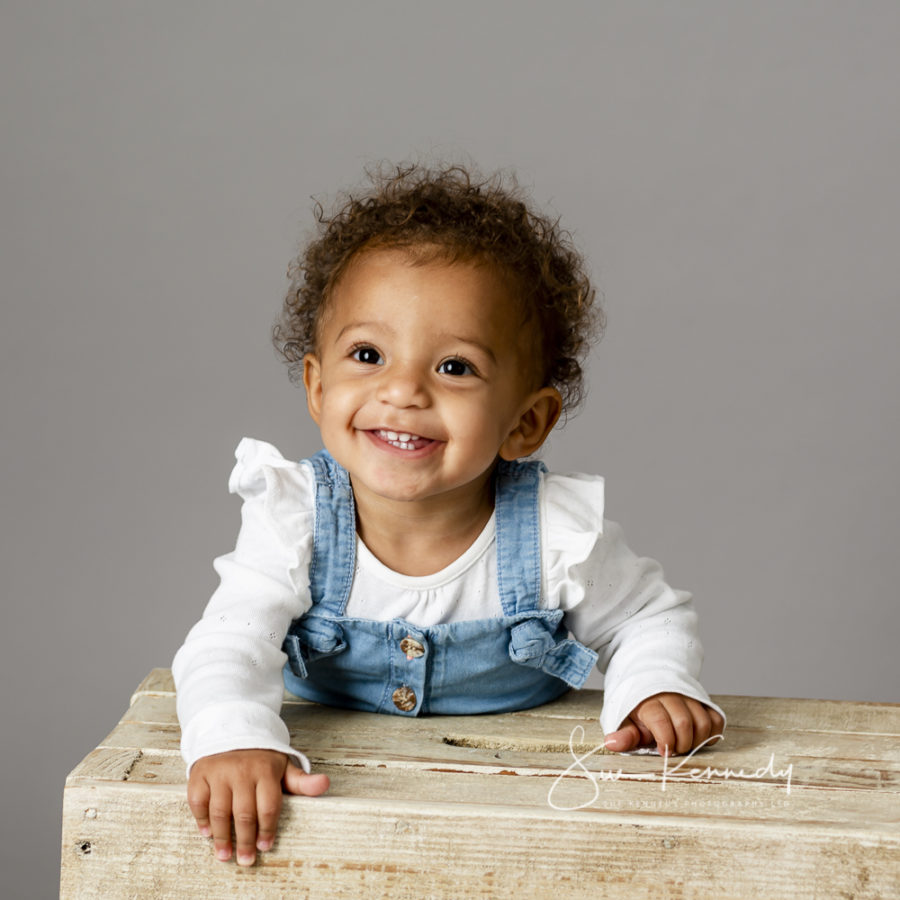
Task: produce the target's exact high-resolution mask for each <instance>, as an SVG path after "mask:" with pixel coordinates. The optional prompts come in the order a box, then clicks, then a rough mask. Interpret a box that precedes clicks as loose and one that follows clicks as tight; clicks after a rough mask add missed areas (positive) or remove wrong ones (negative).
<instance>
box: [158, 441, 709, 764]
mask: <svg viewBox="0 0 900 900" xmlns="http://www.w3.org/2000/svg"><path fill="white" fill-rule="evenodd" d="M235 457H236V459H237V464H236V465H235V467H234V470H233V472H232V474H231V478H230V480H229V490H230V491H231V492H232V493H236V494H238V495H239V496H240V497H241V498H242V499H243V501H244V503H243V507H242V524H241V529H240V532H239V534H238V539H237V545H236V547H235V549H234V550H233V551H232V552H231V553H228V554H226V555H225V556H221V557H219V558H218V559H216V560H215V562H214V568H215V570H216V572H217V573H218V574H219V576H220V584H219V587H218V588H217V590H216V591H215V593H214V594H213V595H212V598H211V599H210V601H209V604H208V605H207V607H206V611H205V612H204V614H203V618H202V619H201V620H200V621H199V622H198V623H197V624H196V625H195V626H194V627H193V628H192V629H191V631H190V632H189V634H188V636H187V638H186V640H185V643H184V644H183V646H182V647H181V648H180V649H179V650H178V652H177V654H176V656H175V659H174V661H173V663H172V672H173V675H174V678H175V683H176V686H177V706H178V718H179V720H180V722H181V726H182V742H181V751H182V755H183V756H184V759H185V762H186V763H187V765H188V769H190V766H191V765H193V763H194V762H196V760H198V759H200V758H201V757H204V756H209V755H211V754H213V753H220V752H223V751H226V750H236V749H249V748H265V749H272V750H280V751H281V752H283V753H286V754H288V755H290V756H291V757H292V758H293V759H294V760H295V761H296V762H297V763H298V764H300V765H302V766H303V767H304V768H305V769H306V770H307V771H308V770H309V763H308V761H307V760H306V757H305V756H303V755H302V754H300V753H298V752H297V751H296V750H294V749H293V748H292V747H291V746H290V741H289V737H288V731H287V727H286V725H285V724H284V722H283V720H282V719H281V717H280V715H279V711H280V709H281V702H282V697H283V683H282V678H281V670H282V667H283V666H284V663H285V661H286V656H285V654H284V653H283V652H282V651H281V645H282V642H283V641H284V637H285V634H286V633H287V630H288V628H289V626H290V624H291V622H292V621H293V620H294V619H295V618H297V617H298V616H301V615H303V613H305V612H306V611H307V610H308V609H309V607H310V597H309V586H308V576H307V572H308V568H309V563H310V560H311V557H312V538H313V528H314V524H315V481H314V478H313V472H312V467H311V466H310V465H309V464H308V463H304V462H299V463H298V462H291V461H289V460H285V459H284V457H283V456H282V455H281V454H280V453H279V452H278V450H277V449H276V448H275V447H273V446H272V445H271V444H267V443H265V442H263V441H257V440H252V439H250V438H244V439H243V440H242V441H241V443H240V444H239V445H238V448H237V450H236V451H235ZM603 487H604V485H603V479H602V478H600V477H599V476H592V475H560V474H554V473H546V474H545V475H544V476H543V481H542V486H541V494H540V515H541V547H542V578H541V588H542V597H541V603H540V606H541V608H542V609H563V610H565V613H566V618H565V621H566V624H567V626H568V628H569V630H570V631H571V632H572V634H573V636H574V637H575V638H577V639H578V640H579V641H581V642H582V643H583V644H585V645H586V646H588V647H590V648H591V649H593V650H595V651H596V652H597V653H598V654H599V660H598V663H597V666H598V668H599V669H600V670H601V671H602V672H605V684H604V691H605V693H604V704H603V709H602V711H601V714H600V725H601V728H602V729H603V731H604V733H606V734H609V733H610V732H612V731H615V730H616V729H617V728H618V726H619V725H620V724H621V722H622V721H623V719H625V717H626V716H627V715H628V714H629V713H630V712H631V710H632V709H634V707H635V706H637V704H638V703H640V702H641V701H642V700H644V699H646V698H647V697H650V696H652V695H653V694H657V693H661V692H664V691H668V692H674V693H679V694H684V695H685V696H687V697H693V698H694V699H696V700H699V701H700V702H701V703H705V704H706V705H708V706H710V707H712V708H713V709H715V710H716V711H717V712H719V714H720V715H723V717H724V713H723V712H722V710H721V709H720V708H719V707H718V706H716V705H715V704H714V703H712V701H711V700H710V698H709V696H708V695H707V693H706V691H705V690H704V689H703V687H702V686H701V684H700V682H699V680H698V678H699V674H700V665H701V662H702V655H703V654H702V648H701V644H700V639H699V635H698V632H697V615H696V612H695V611H694V607H693V603H692V600H691V595H690V594H688V593H686V592H684V591H676V590H673V589H672V588H671V587H669V586H668V585H667V584H666V583H665V581H664V578H663V572H662V569H661V568H660V566H659V564H658V563H657V562H656V561H654V560H652V559H648V558H646V557H638V556H636V555H635V554H634V553H633V552H632V551H631V550H630V549H629V548H628V546H627V545H626V543H625V539H624V536H623V534H622V529H621V528H620V527H619V526H618V525H616V524H615V523H614V522H610V521H609V520H605V519H604V518H603V512H604V495H603ZM495 545H496V533H495V525H494V517H493V516H492V517H491V519H490V521H489V522H488V523H487V525H486V526H485V528H484V529H483V531H482V533H481V534H480V535H479V536H478V538H476V540H475V542H474V543H473V544H472V545H471V546H470V547H469V548H468V550H466V552H465V553H463V554H462V556H460V557H459V558H458V559H456V560H454V562H452V563H451V564H450V565H449V566H447V567H446V568H444V569H442V570H441V571H440V572H436V573H434V574H432V575H425V576H409V575H402V574H400V573H397V572H394V571H392V570H391V569H388V568H387V567H386V566H385V565H383V564H382V563H381V562H379V560H378V559H376V558H375V557H374V556H373V555H372V553H371V552H370V551H369V550H368V548H367V547H366V546H365V545H364V544H363V543H362V542H361V541H360V540H359V539H358V538H357V545H356V560H357V567H356V572H355V575H354V580H353V586H352V588H351V592H350V597H349V600H348V603H347V608H346V612H345V614H346V615H347V616H351V617H355V618H369V619H378V620H389V619H394V618H402V619H405V620H407V621H409V622H411V623H412V624H414V625H418V626H420V627H428V626H431V625H436V624H439V623H446V622H457V621H464V620H467V619H480V618H487V617H492V616H499V615H502V609H501V605H500V599H499V593H498V590H497V561H496V553H495Z"/></svg>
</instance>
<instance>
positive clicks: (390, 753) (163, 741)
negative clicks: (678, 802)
mask: <svg viewBox="0 0 900 900" xmlns="http://www.w3.org/2000/svg"><path fill="white" fill-rule="evenodd" d="M161 702H171V701H163V700H158V699H155V698H144V699H142V700H140V701H138V702H137V703H135V704H134V705H133V706H132V707H131V708H130V709H129V711H128V712H127V713H126V715H125V717H124V718H123V719H122V722H121V723H120V724H119V725H118V726H117V728H116V729H115V730H114V731H113V732H112V733H111V734H110V735H109V736H108V737H107V738H106V739H105V740H104V741H103V742H102V744H101V746H104V747H118V748H123V749H124V748H144V747H148V746H152V747H155V748H156V749H158V750H162V751H167V752H172V753H177V752H178V749H179V740H180V731H179V729H178V726H177V724H157V722H156V720H159V719H161V718H164V717H165V716H163V715H161V714H160V711H159V709H158V705H159V703H161ZM142 712H146V713H147V715H148V716H149V718H150V719H151V721H150V722H149V723H146V722H144V721H143V718H142V715H141V713H142ZM284 716H285V721H286V722H287V723H288V727H289V729H290V733H291V740H292V743H293V744H294V746H296V747H298V748H299V749H301V750H303V751H304V752H305V753H306V754H307V756H309V758H310V760H311V761H312V762H313V763H314V764H316V765H320V764H323V763H326V764H337V763H343V764H347V765H376V766H379V765H387V766H389V767H406V768H431V769H437V768H443V769H453V770H457V771H492V772H505V771H513V772H516V773H521V774H528V773H529V770H536V772H538V773H540V774H553V773H555V772H561V771H564V770H565V769H567V768H568V767H570V766H571V765H572V764H573V762H574V760H575V757H576V756H577V757H579V758H582V757H584V763H583V766H584V768H586V769H608V768H609V767H610V765H611V764H612V763H611V760H615V763H614V765H613V768H615V769H621V770H622V772H623V774H624V776H625V777H626V778H628V777H632V778H637V779H651V780H657V781H658V780H660V779H661V778H662V772H663V764H662V760H661V759H660V758H659V757H658V756H622V755H619V754H606V753H605V752H604V750H603V748H602V740H603V733H602V731H601V730H600V728H599V725H598V724H597V723H596V721H594V720H574V719H566V720H564V721H563V722H561V720H559V719H557V718H553V717H547V718H541V717H531V718H529V719H527V720H523V719H522V718H520V717H517V716H508V715H507V716H468V717H461V716H429V717H424V718H420V719H407V718H402V717H395V716H391V717H385V716H379V715H375V714H372V713H350V714H348V712H347V711H346V710H336V709H330V708H328V707H320V706H310V707H307V708H305V709H304V710H302V711H296V710H285V713H284ZM573 728H575V729H581V730H580V731H575V732H574V735H573ZM570 738H574V739H573V743H572V750H571V751H570V749H569V740H570ZM592 751H593V752H592ZM770 760H771V768H772V770H773V771H772V772H770V773H768V774H764V775H762V776H761V777H760V779H759V780H761V781H766V782H769V783H774V784H784V782H785V780H786V779H785V776H784V775H778V774H777V773H779V772H783V771H784V770H786V769H787V767H788V766H791V767H792V773H791V780H792V783H793V784H795V785H797V786H798V787H799V786H807V787H809V786H813V785H817V786H819V787H826V788H866V789H869V790H875V791H877V790H887V791H894V790H900V741H897V740H895V739H894V738H893V737H892V736H884V735H872V734H865V733H862V734H860V733H851V734H842V733H827V732H820V731H815V730H807V729H801V730H799V731H784V732H773V731H769V730H760V729H753V728H742V727H740V726H734V727H733V728H731V729H730V730H729V732H728V734H727V735H726V738H725V740H724V741H722V742H720V743H719V744H718V745H717V746H716V747H715V748H714V749H711V750H709V749H707V750H702V751H700V752H698V753H696V754H695V755H694V756H692V757H691V758H690V761H685V760H683V759H673V760H671V761H670V763H669V764H668V765H667V767H666V769H667V771H668V772H669V775H668V777H669V778H671V779H673V780H685V779H686V778H688V777H689V774H688V773H689V772H690V771H691V770H692V769H694V768H701V769H705V768H706V767H713V768H715V769H717V770H723V769H725V768H728V769H731V770H733V771H739V770H744V771H745V772H756V771H757V770H759V769H761V768H765V767H766V766H767V764H768V763H769V762H770ZM710 778H711V780H713V781H716V780H719V781H721V780H722V778H721V777H719V778H717V777H716V775H715V774H714V773H712V774H711V775H710Z"/></svg>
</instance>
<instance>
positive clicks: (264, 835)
mask: <svg viewBox="0 0 900 900" xmlns="http://www.w3.org/2000/svg"><path fill="white" fill-rule="evenodd" d="M256 812H257V815H258V816H259V823H258V831H257V834H256V849H257V850H260V851H263V852H265V851H266V850H271V849H272V844H274V843H275V832H276V830H277V828H278V818H279V816H280V815H281V784H280V783H279V782H277V781H274V780H273V779H264V780H263V781H260V782H259V784H258V785H257V786H256ZM238 861H239V862H240V859H238Z"/></svg>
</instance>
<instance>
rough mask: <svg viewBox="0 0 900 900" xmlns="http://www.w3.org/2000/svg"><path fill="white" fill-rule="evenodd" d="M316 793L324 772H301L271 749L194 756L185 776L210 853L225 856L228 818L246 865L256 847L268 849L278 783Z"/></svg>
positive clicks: (275, 815)
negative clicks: (211, 847) (209, 841)
mask: <svg viewBox="0 0 900 900" xmlns="http://www.w3.org/2000/svg"><path fill="white" fill-rule="evenodd" d="M282 785H283V786H284V789H285V790H286V791H287V792H288V793H291V794H307V795H309V796H317V795H318V794H323V793H324V792H325V791H327V790H328V776H327V775H307V774H306V773H305V772H304V771H303V770H302V769H298V768H297V766H295V765H294V764H293V763H292V762H290V760H289V759H288V757H287V756H286V755H285V754H284V753H279V752H278V751H276V750H230V751H229V752H228V753H217V754H215V755H214V756H205V757H203V758H202V759H199V760H197V762H195V763H194V765H193V766H192V767H191V774H190V778H189V779H188V804H189V805H190V807H191V812H192V813H193V814H194V818H195V819H196V820H197V826H198V827H199V829H200V834H202V835H203V836H204V837H209V836H210V834H212V837H213V841H214V844H215V849H216V857H217V858H218V859H220V860H223V861H224V860H228V859H231V820H232V817H233V818H234V831H235V836H236V838H237V861H238V864H239V865H241V866H252V865H253V863H254V862H255V861H256V851H257V850H263V851H264V850H269V849H271V847H272V844H273V843H274V841H275V830H276V828H277V826H278V817H279V815H280V814H281V788H282Z"/></svg>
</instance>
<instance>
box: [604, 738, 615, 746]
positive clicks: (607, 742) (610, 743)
mask: <svg viewBox="0 0 900 900" xmlns="http://www.w3.org/2000/svg"><path fill="white" fill-rule="evenodd" d="M615 742H616V739H615V738H614V737H608V738H607V739H606V740H605V741H604V742H603V746H604V747H612V746H613V744H615Z"/></svg>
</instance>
